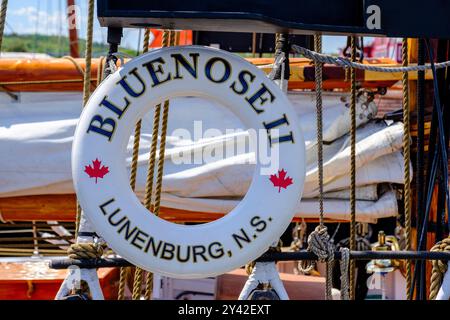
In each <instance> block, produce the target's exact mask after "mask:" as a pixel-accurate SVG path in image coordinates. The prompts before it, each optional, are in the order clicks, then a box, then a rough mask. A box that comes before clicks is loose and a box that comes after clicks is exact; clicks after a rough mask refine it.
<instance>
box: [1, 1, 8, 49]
mask: <svg viewBox="0 0 450 320" xmlns="http://www.w3.org/2000/svg"><path fill="white" fill-rule="evenodd" d="M7 8H8V0H2V7H1V9H0V53H1V52H2V42H3V33H4V31H5V23H6V10H7Z"/></svg>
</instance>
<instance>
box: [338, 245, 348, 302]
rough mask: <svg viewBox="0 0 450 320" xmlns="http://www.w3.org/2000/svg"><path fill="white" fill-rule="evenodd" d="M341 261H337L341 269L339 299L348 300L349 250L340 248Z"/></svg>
mask: <svg viewBox="0 0 450 320" xmlns="http://www.w3.org/2000/svg"><path fill="white" fill-rule="evenodd" d="M339 251H340V252H341V261H340V262H339V265H340V269H341V300H350V284H349V274H348V271H349V264H350V250H349V249H348V248H341V249H340V250H339Z"/></svg>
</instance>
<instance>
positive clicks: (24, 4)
mask: <svg viewBox="0 0 450 320" xmlns="http://www.w3.org/2000/svg"><path fill="white" fill-rule="evenodd" d="M66 3H67V1H66V0H9V2H8V12H7V16H6V23H7V25H6V28H5V32H6V33H12V32H15V33H19V34H24V33H28V34H34V33H36V32H37V33H41V34H49V35H58V34H64V35H66V34H67V19H66ZM75 4H76V5H77V6H78V7H79V11H80V13H81V14H79V16H80V17H79V22H80V23H78V26H79V30H78V35H79V37H80V38H85V37H86V16H87V0H75ZM94 20H95V26H94V38H95V41H97V42H103V43H106V28H102V27H100V25H99V23H98V21H97V19H96V18H95V19H94ZM138 39H139V31H138V30H137V29H125V30H124V37H123V40H122V45H123V46H126V47H128V48H137V47H138ZM345 44H346V39H345V37H332V36H326V37H324V40H323V50H324V52H326V53H333V52H338V48H341V47H344V46H345ZM139 47H140V46H139Z"/></svg>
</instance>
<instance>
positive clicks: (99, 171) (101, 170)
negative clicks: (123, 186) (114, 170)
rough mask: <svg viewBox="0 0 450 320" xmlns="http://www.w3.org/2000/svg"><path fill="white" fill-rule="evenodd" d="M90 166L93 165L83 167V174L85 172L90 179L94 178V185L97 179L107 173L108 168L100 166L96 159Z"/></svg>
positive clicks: (100, 163)
mask: <svg viewBox="0 0 450 320" xmlns="http://www.w3.org/2000/svg"><path fill="white" fill-rule="evenodd" d="M92 164H93V165H94V166H93V167H91V165H88V166H84V172H86V173H87V174H88V175H89V177H90V178H95V183H97V179H98V178H102V179H103V177H104V176H105V174H107V173H108V172H109V169H108V167H105V166H102V162H101V161H99V160H98V159H95V160H94V161H92Z"/></svg>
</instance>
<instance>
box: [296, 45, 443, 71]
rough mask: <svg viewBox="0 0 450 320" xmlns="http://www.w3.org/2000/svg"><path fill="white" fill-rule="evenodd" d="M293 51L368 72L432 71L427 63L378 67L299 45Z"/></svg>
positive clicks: (436, 65)
mask: <svg viewBox="0 0 450 320" xmlns="http://www.w3.org/2000/svg"><path fill="white" fill-rule="evenodd" d="M292 49H293V50H294V51H295V52H296V53H299V54H301V55H303V56H304V57H305V58H308V59H311V60H314V61H318V62H322V63H327V64H334V65H337V66H340V67H343V68H355V69H360V70H366V71H375V72H411V71H426V70H430V69H431V64H429V63H427V64H424V65H411V66H402V67H378V66H374V65H370V64H363V63H359V62H355V61H351V60H349V59H347V58H343V57H333V56H330V55H326V54H322V53H319V52H314V51H311V50H309V49H306V48H303V47H300V46H298V45H292ZM435 67H436V69H442V68H447V67H450V61H445V62H439V63H436V64H435Z"/></svg>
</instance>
